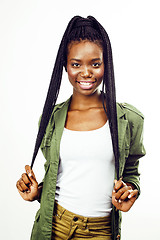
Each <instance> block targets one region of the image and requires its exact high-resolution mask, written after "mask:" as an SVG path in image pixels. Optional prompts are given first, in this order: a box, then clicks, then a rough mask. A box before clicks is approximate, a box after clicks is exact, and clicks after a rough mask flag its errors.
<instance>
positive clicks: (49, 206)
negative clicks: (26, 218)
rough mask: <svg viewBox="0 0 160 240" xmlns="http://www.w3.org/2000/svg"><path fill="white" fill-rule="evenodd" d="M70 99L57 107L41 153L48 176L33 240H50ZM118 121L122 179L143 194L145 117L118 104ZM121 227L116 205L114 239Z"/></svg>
mask: <svg viewBox="0 0 160 240" xmlns="http://www.w3.org/2000/svg"><path fill="white" fill-rule="evenodd" d="M70 99H71V98H70ZM70 99H68V100H67V101H66V102H64V103H61V104H57V105H56V106H55V108H54V111H53V113H52V115H51V118H50V121H49V124H48V126H47V129H46V133H45V135H44V138H43V140H42V144H41V150H42V152H43V155H44V157H45V159H46V163H45V176H44V179H43V190H42V195H41V200H40V209H39V210H38V212H37V214H36V217H35V221H34V225H33V229H32V235H31V240H51V234H52V217H53V210H54V201H55V191H56V180H57V173H58V165H59V149H60V141H61V136H62V133H63V129H64V125H65V120H66V115H67V110H68V107H69V103H70ZM117 119H118V141H119V176H123V181H124V182H130V183H132V184H134V185H135V186H136V188H137V189H138V190H139V193H140V187H139V172H138V165H139V158H140V157H142V156H144V155H145V149H144V147H143V142H142V140H143V139H142V132H143V120H144V118H143V115H142V114H141V113H140V112H139V111H138V110H137V109H136V108H134V107H133V106H131V105H128V104H119V103H117ZM115 175H117V173H115ZM120 228H121V213H120V211H116V210H115V208H114V206H113V210H112V234H113V239H114V240H117V239H120V232H121V230H120ZM118 235H119V236H118ZM117 236H118V237H117Z"/></svg>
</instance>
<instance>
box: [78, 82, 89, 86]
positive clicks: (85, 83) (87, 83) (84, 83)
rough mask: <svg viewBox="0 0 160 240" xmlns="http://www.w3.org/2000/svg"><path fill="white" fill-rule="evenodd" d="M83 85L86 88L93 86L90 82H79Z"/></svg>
mask: <svg viewBox="0 0 160 240" xmlns="http://www.w3.org/2000/svg"><path fill="white" fill-rule="evenodd" d="M79 83H80V84H81V85H84V86H89V85H91V84H92V83H90V82H79Z"/></svg>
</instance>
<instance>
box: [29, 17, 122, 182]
mask: <svg viewBox="0 0 160 240" xmlns="http://www.w3.org/2000/svg"><path fill="white" fill-rule="evenodd" d="M82 40H89V41H93V42H95V43H97V44H99V45H100V46H101V47H102V49H103V59H104V76H103V83H102V96H103V107H104V110H105V113H106V114H107V117H108V119H109V125H110V131H111V137H112V144H113V151H114V156H115V167H116V170H117V177H119V161H118V158H119V153H118V126H117V111H116V94H115V80H114V69H113V60H112V49H111V44H110V40H109V37H108V34H107V32H106V31H105V29H104V28H103V27H102V25H101V24H100V23H99V22H98V21H97V20H96V19H95V18H94V17H92V16H88V17H87V18H83V17H80V16H75V17H73V18H72V19H71V20H70V22H69V23H68V26H67V28H66V30H65V32H64V35H63V37H62V40H61V43H60V46H59V49H58V53H57V57H56V60H55V65H54V68H53V72H52V76H51V81H50V85H49V89H48V93H47V97H46V101H45V104H44V108H43V112H42V117H41V122H40V126H39V130H38V134H37V139H36V143H35V149H34V153H33V157H32V163H31V168H32V167H33V163H34V161H35V158H36V155H37V153H38V149H39V147H40V145H41V142H42V139H43V136H44V134H45V130H46V127H47V125H48V122H49V119H50V116H51V114H52V111H53V109H54V107H55V104H56V100H57V98H58V94H59V90H60V85H61V79H62V73H63V67H65V69H66V65H67V54H68V50H67V49H68V45H69V43H71V42H72V41H82ZM105 106H107V107H105Z"/></svg>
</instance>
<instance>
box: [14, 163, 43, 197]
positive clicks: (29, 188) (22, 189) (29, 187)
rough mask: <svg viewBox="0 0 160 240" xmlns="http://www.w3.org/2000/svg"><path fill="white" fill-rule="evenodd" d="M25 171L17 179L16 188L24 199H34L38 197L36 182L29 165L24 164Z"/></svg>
mask: <svg viewBox="0 0 160 240" xmlns="http://www.w3.org/2000/svg"><path fill="white" fill-rule="evenodd" d="M25 170H26V173H23V174H22V176H21V178H20V179H19V180H18V181H17V184H16V186H17V189H18V192H19V194H20V195H21V197H22V198H23V199H24V200H26V201H34V200H38V199H39V194H40V191H39V188H38V182H37V180H36V177H35V175H34V172H33V170H31V167H30V166H29V165H26V166H25Z"/></svg>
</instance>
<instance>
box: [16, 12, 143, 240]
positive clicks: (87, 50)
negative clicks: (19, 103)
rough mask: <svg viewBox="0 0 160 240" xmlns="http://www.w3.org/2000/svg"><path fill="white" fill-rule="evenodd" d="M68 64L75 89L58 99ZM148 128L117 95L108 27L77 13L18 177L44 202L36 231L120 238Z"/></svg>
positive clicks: (31, 196) (39, 238)
mask: <svg viewBox="0 0 160 240" xmlns="http://www.w3.org/2000/svg"><path fill="white" fill-rule="evenodd" d="M63 66H64V67H65V70H66V71H67V73H68V79H69V81H70V83H71V84H72V86H73V94H72V96H71V97H70V98H69V99H68V100H67V101H66V102H64V103H62V104H57V105H55V103H56V99H57V97H58V92H59V88H60V82H61V78H62V70H63ZM101 83H102V91H99V86H100V84H101ZM142 131H143V115H142V114H141V113H140V112H139V111H138V110H137V109H136V108H134V107H133V106H131V105H128V104H118V103H116V97H115V83H114V72H113V62H112V52H111V45H110V41H109V38H108V35H107V33H106V31H105V30H104V28H103V27H102V26H101V25H100V23H99V22H98V21H97V20H96V19H95V18H93V17H91V16H89V17H87V18H82V17H79V16H76V17H74V18H72V19H71V21H70V22H69V24H68V26H67V29H66V31H65V33H64V36H63V38H62V41H61V44H60V47H59V51H58V55H57V59H56V62H55V66H54V70H53V74H52V78H51V83H50V86H49V90H48V94H47V98H46V102H45V105H44V109H43V113H42V117H41V120H40V126H39V132H38V136H37V141H36V146H35V151H34V154H33V159H32V164H31V167H30V166H28V165H27V166H25V170H26V172H25V173H23V174H22V176H21V178H20V180H18V182H17V188H18V191H19V193H20V195H21V196H22V198H23V199H25V200H27V201H34V200H38V201H39V202H40V209H39V211H38V212H37V214H36V217H35V222H34V226H33V230H32V235H31V239H32V240H49V239H55V240H56V239H81V238H83V239H86V238H91V239H108V240H111V239H113V240H116V239H120V237H121V236H120V224H121V214H120V213H121V211H124V212H126V211H128V210H129V209H130V208H131V207H132V205H133V204H134V202H135V200H136V198H137V197H138V195H139V194H140V188H139V173H138V164H139V158H140V157H142V156H144V155H145V150H144V147H143V143H142ZM40 145H41V146H40ZM39 146H40V147H41V150H42V152H43V154H44V156H45V158H46V163H45V171H46V173H45V176H44V179H43V182H42V183H40V184H39V185H38V183H37V181H36V177H35V175H34V172H33V170H32V166H33V162H34V160H35V157H36V154H37V152H38V148H39Z"/></svg>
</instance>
